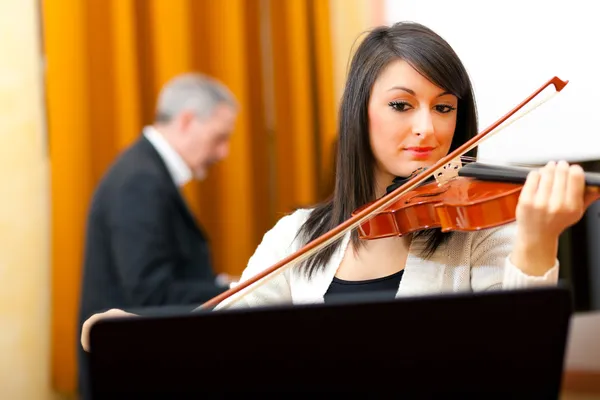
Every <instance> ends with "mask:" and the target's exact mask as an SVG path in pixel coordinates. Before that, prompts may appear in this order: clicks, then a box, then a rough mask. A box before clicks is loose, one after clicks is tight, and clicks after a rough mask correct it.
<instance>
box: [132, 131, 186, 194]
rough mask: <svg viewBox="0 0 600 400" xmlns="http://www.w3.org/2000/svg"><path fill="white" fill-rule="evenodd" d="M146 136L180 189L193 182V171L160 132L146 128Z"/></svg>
mask: <svg viewBox="0 0 600 400" xmlns="http://www.w3.org/2000/svg"><path fill="white" fill-rule="evenodd" d="M144 136H145V137H146V139H148V140H149V141H150V143H151V144H152V146H154V148H155V149H156V151H157V152H158V154H159V155H160V157H161V158H162V159H163V161H164V163H165V165H166V166H167V169H168V170H169V173H170V174H171V177H172V178H173V182H175V184H176V185H177V186H178V187H181V186H183V185H185V184H186V183H188V182H189V181H191V180H192V177H193V174H192V170H191V169H190V167H188V166H187V164H186V163H185V161H183V159H182V158H181V156H180V155H179V153H177V152H176V151H175V149H173V147H172V146H171V145H170V144H169V142H167V140H166V139H165V138H164V137H163V135H162V134H161V133H160V132H158V131H157V130H156V129H155V128H154V127H152V126H146V127H144Z"/></svg>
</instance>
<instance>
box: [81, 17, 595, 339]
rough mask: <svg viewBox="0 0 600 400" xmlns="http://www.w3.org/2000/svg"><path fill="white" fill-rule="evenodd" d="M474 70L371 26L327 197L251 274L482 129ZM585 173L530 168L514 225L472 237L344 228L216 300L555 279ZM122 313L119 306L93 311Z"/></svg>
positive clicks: (416, 36)
mask: <svg viewBox="0 0 600 400" xmlns="http://www.w3.org/2000/svg"><path fill="white" fill-rule="evenodd" d="M476 115H477V114H476V110H475V101H474V97H473V90H472V87H471V83H470V79H469V76H468V75H467V72H466V70H465V68H464V66H463V65H462V63H461V61H460V60H459V58H458V56H457V55H456V54H455V52H454V51H453V50H452V48H451V47H450V45H449V44H448V43H447V42H446V41H444V40H443V39H442V38H441V37H440V36H438V35H437V34H435V33H434V32H432V31H431V30H430V29H428V28H426V27H424V26H422V25H419V24H415V23H397V24H395V25H393V26H391V27H379V28H377V29H374V30H373V31H371V32H370V33H369V34H368V35H367V36H366V37H365V39H364V40H363V41H362V43H361V45H360V46H359V47H358V49H357V51H356V53H355V54H354V57H353V59H352V63H351V66H350V70H349V74H348V78H347V83H346V88H345V91H344V94H343V98H342V102H341V109H340V114H339V138H338V139H339V142H338V146H339V147H338V154H337V165H336V181H335V189H334V193H333V196H332V197H331V199H330V200H329V201H327V202H325V203H324V204H320V205H317V206H315V207H314V208H311V209H301V210H297V211H296V212H294V213H292V214H290V215H287V216H285V217H283V218H281V219H280V220H279V222H277V224H276V225H275V226H274V227H273V228H272V229H271V230H270V231H269V232H267V233H266V234H265V236H264V238H263V240H262V242H261V244H260V245H259V246H258V248H257V249H256V252H255V253H254V255H253V256H252V257H251V258H250V260H249V262H248V265H247V267H246V269H245V271H244V272H243V274H242V278H241V280H242V281H243V280H245V279H248V278H250V277H252V276H254V275H256V274H257V273H259V272H261V271H262V270H264V269H266V268H268V267H270V266H272V265H274V264H275V263H277V262H278V261H280V260H281V259H283V258H284V257H286V256H288V255H290V254H292V253H294V252H295V251H297V250H298V249H300V248H302V247H303V246H304V245H305V244H306V243H307V242H310V241H311V240H313V239H315V238H317V237H319V236H321V235H323V234H324V233H326V232H327V231H329V230H330V229H332V228H333V227H335V226H337V225H339V224H340V223H342V222H343V221H344V220H346V219H348V218H349V217H350V215H351V213H352V212H353V211H354V210H355V209H356V208H358V207H359V206H362V205H364V204H366V203H368V202H371V201H373V200H375V199H377V198H379V197H381V196H383V195H384V194H385V193H386V188H387V187H388V186H390V185H391V184H392V182H393V181H394V179H395V178H396V177H408V176H409V175H410V174H411V173H412V172H413V171H415V170H417V169H419V168H422V167H428V166H431V165H433V164H434V163H435V162H436V161H438V160H439V159H440V158H442V157H444V156H445V155H447V154H448V153H449V152H450V151H452V150H454V149H456V148H457V147H459V146H460V145H461V144H463V143H464V142H466V141H467V140H468V139H470V138H471V137H473V136H474V135H476V134H477V133H478V126H477V116H476ZM584 185H585V183H584V174H583V171H582V169H581V168H580V167H579V166H569V165H568V164H567V163H566V162H559V163H554V162H550V163H548V164H547V165H546V166H545V167H544V168H541V169H540V170H539V171H535V172H532V173H530V175H529V176H528V178H527V181H526V183H525V186H524V187H523V190H522V193H521V196H520V200H519V204H518V207H517V221H516V222H515V223H513V224H510V225H507V226H503V227H499V228H495V229H487V230H483V231H479V232H453V233H448V234H443V233H441V232H440V231H439V230H429V231H424V232H421V233H419V234H415V235H409V236H403V237H394V238H386V239H378V240H372V241H360V240H359V238H358V236H357V233H356V232H352V233H348V234H346V235H345V237H343V239H342V240H339V241H338V242H336V243H335V245H332V246H330V247H328V248H327V249H325V250H322V251H320V252H318V253H317V254H316V255H315V256H314V257H312V258H311V259H309V260H308V261H306V262H305V263H304V264H302V265H299V266H296V267H294V268H292V269H287V270H286V271H285V272H283V273H280V274H278V275H277V276H276V277H274V278H273V279H271V280H269V281H268V282H267V283H265V284H263V285H261V286H260V287H258V288H257V289H255V290H252V286H251V287H249V288H247V289H245V290H243V291H241V292H240V293H238V294H237V295H234V296H232V297H231V298H229V299H227V300H225V301H224V302H223V303H221V305H219V306H218V307H217V308H221V307H227V306H231V307H254V306H262V305H267V304H274V303H290V304H300V303H320V302H326V301H327V300H328V299H329V298H330V297H332V296H335V295H336V294H339V293H350V294H352V293H356V292H362V291H386V292H388V293H389V294H390V296H396V297H400V296H413V295H421V294H427V293H440V292H459V291H482V290H490V289H511V288H524V287H531V286H535V285H553V284H555V283H556V282H557V280H558V261H557V259H556V255H557V247H558V237H559V235H560V234H561V232H563V230H564V229H565V228H567V227H569V226H570V225H572V224H574V223H575V222H577V221H578V220H579V219H580V218H581V217H582V215H583V212H584V211H585V206H584V193H583V191H584ZM106 315H110V316H115V315H128V314H127V313H125V312H123V311H120V310H111V311H109V312H108V313H105V314H97V315H95V316H93V317H92V318H90V320H88V321H87V322H86V325H87V326H86V327H85V329H84V332H83V335H85V336H82V343H83V344H84V347H86V346H87V332H88V330H89V327H90V326H91V324H92V323H93V322H94V321H95V320H97V319H98V318H100V317H103V316H106Z"/></svg>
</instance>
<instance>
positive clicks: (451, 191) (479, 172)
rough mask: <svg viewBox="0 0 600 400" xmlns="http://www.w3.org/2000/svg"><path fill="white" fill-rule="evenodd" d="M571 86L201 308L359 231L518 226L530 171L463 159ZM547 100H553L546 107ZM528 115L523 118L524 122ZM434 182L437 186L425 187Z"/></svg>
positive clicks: (556, 83) (593, 179) (555, 81)
mask: <svg viewBox="0 0 600 400" xmlns="http://www.w3.org/2000/svg"><path fill="white" fill-rule="evenodd" d="M567 84H568V81H562V80H561V79H559V78H558V77H553V78H552V79H550V80H549V81H547V82H546V83H545V84H544V85H542V86H541V87H540V88H539V89H537V90H536V91H535V92H533V93H532V94H531V95H530V96H529V97H527V98H526V99H525V100H524V101H522V102H521V103H520V104H519V105H517V106H516V107H515V108H513V109H512V110H511V111H509V112H508V113H507V114H506V115H504V116H503V117H501V118H500V119H498V120H497V121H496V122H494V123H493V124H492V125H490V126H489V127H488V128H487V129H485V130H484V131H482V132H480V133H478V134H477V135H476V136H474V137H473V138H471V139H470V140H468V141H467V142H466V143H464V144H463V145H462V146H460V147H459V148H457V149H456V150H454V151H452V152H451V153H449V154H448V155H446V156H445V157H443V158H442V159H440V160H439V161H438V162H436V163H435V164H434V165H432V166H431V167H429V168H427V169H423V170H421V171H420V172H418V173H417V174H416V175H414V176H413V177H411V178H410V179H408V180H407V181H406V182H405V183H403V184H401V185H400V186H399V187H397V188H396V189H394V190H393V191H392V192H391V193H388V194H387V195H385V196H383V197H381V198H380V199H378V200H376V201H374V202H372V203H369V204H366V205H364V206H362V207H360V208H359V209H357V210H355V211H354V212H353V213H352V215H351V216H350V218H348V219H347V220H346V221H344V222H343V223H341V224H340V225H338V226H336V227H335V228H333V229H331V230H330V231H329V232H327V233H325V234H324V235H322V236H320V237H318V238H317V239H314V240H312V241H311V242H309V243H308V244H306V245H305V246H304V247H303V248H301V249H300V250H298V251H296V252H295V253H293V254H291V255H289V256H287V257H285V258H284V259H283V260H281V261H279V262H278V263H276V264H275V265H273V266H271V267H270V268H267V269H265V270H263V271H262V272H260V273H258V274H257V275H255V276H253V277H251V278H249V279H246V280H245V281H243V282H240V283H239V284H238V285H236V286H235V287H233V288H231V289H229V290H227V291H225V292H223V293H221V294H219V295H218V296H215V297H214V298H212V299H210V300H209V301H207V302H206V303H204V304H203V305H202V306H200V308H212V307H214V306H216V305H218V304H219V303H221V302H223V301H224V300H226V299H227V298H229V297H231V296H233V295H235V294H236V293H239V292H240V291H242V290H244V289H246V288H247V287H249V286H250V285H254V286H253V287H252V288H251V289H250V290H254V289H256V288H257V287H259V286H260V285H262V284H264V283H265V282H267V281H268V280H269V279H271V278H273V277H274V276H275V275H276V274H275V272H277V273H281V272H283V271H284V270H286V269H288V268H291V267H292V266H295V265H298V264H299V263H301V262H303V261H305V260H306V259H308V258H309V257H311V256H312V255H313V254H315V253H316V252H318V251H320V250H322V249H324V248H325V247H327V246H328V245H330V244H331V243H334V242H335V241H336V240H339V239H340V238H342V237H343V236H344V235H345V234H346V232H348V231H351V230H353V229H356V228H358V230H359V236H360V237H362V238H364V239H376V238H381V237H388V236H401V235H404V234H407V233H411V232H415V231H417V230H422V229H429V228H441V229H442V230H443V231H451V230H478V229H486V228H491V227H495V226H499V225H502V224H506V223H509V222H512V221H514V220H515V212H516V206H517V201H518V196H519V193H520V190H521V188H522V187H523V183H524V180H525V179H524V177H525V176H526V174H525V172H526V171H523V170H521V171H514V170H511V171H507V170H501V169H500V170H499V169H497V168H496V167H492V166H486V165H483V164H480V165H477V164H476V163H475V165H471V166H468V165H467V166H465V167H463V166H462V162H461V157H462V156H463V155H464V154H466V153H467V152H468V151H470V150H471V149H473V148H475V147H476V146H478V145H479V144H480V143H481V142H482V141H483V139H484V138H488V137H490V136H491V135H489V134H490V133H491V132H494V133H497V132H498V131H499V130H500V129H502V128H500V129H496V128H498V127H499V126H500V124H502V123H503V122H505V121H506V120H507V119H508V118H510V117H511V116H512V115H513V114H515V113H516V112H517V111H518V110H520V109H521V108H522V107H524V106H525V105H526V104H527V103H529V102H530V101H531V100H532V99H533V98H535V97H536V96H537V95H538V94H540V93H541V92H542V91H543V90H544V89H545V88H546V87H549V86H551V85H552V86H553V87H554V89H555V93H553V95H556V94H557V93H558V92H560V91H561V90H562V89H563V88H564V87H565V86H566V85H567ZM547 100H549V98H548V99H546V100H545V101H547ZM545 101H544V102H545ZM544 102H541V103H540V104H538V106H539V105H541V104H542V103H544ZM538 106H536V107H534V108H533V109H535V108H537V107H538ZM533 109H532V110H533ZM532 110H529V111H528V112H530V111H532ZM528 112H527V113H528ZM527 113H523V114H522V115H521V117H523V116H524V115H525V114H527ZM521 117H519V118H521ZM512 122H514V121H512ZM512 122H511V123H512ZM506 126H507V125H506ZM506 126H504V127H506ZM507 172H511V173H507ZM517 172H518V173H517ZM524 174H525V175H524ZM432 176H433V177H434V178H435V179H436V182H433V183H426V181H427V180H429V179H430V178H431V177H432ZM506 176H510V177H511V178H512V179H513V181H512V182H506V181H505V179H504V178H502V179H501V178H500V177H506ZM586 179H589V183H590V185H592V188H590V191H589V193H588V194H587V195H586V196H588V197H589V196H591V197H590V199H597V198H600V194H599V193H598V190H597V186H600V185H599V184H600V178H599V177H598V176H595V175H594V176H592V175H586ZM586 204H589V202H588V203H586ZM284 267H285V268H284ZM241 295H243V293H242V294H241ZM238 299H239V297H238ZM234 301H235V300H234ZM229 304H231V303H229Z"/></svg>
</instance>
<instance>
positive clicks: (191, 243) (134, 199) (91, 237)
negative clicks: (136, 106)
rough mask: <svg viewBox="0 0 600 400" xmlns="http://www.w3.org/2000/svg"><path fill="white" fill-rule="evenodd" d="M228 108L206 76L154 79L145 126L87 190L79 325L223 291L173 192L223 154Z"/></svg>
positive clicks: (231, 121)
mask: <svg viewBox="0 0 600 400" xmlns="http://www.w3.org/2000/svg"><path fill="white" fill-rule="evenodd" d="M237 107H238V106H237V103H236V101H235V99H234V97H233V95H232V94H231V92H230V91H229V90H228V89H227V88H226V87H225V86H224V85H223V84H221V83H220V82H218V81H217V80H215V79H212V78H210V77H207V76H203V75H199V74H186V75H181V76H178V77H176V78H174V79H172V80H171V81H170V82H168V83H167V84H166V85H165V86H164V87H163V89H162V91H161V93H160V95H159V98H158V104H157V107H156V117H155V122H154V124H153V125H151V126H146V127H145V128H144V129H143V133H142V135H141V136H140V137H139V139H138V140H137V141H136V142H135V143H133V144H132V145H131V146H130V147H129V148H128V149H126V150H125V151H124V152H123V153H122V154H121V155H120V156H119V157H118V158H117V159H116V161H115V162H114V164H113V165H112V166H111V167H110V168H109V169H108V171H107V172H106V174H105V175H104V176H103V178H102V180H101V181H100V183H99V185H98V187H97V189H96V191H95V193H94V196H93V199H92V203H91V208H90V210H89V217H88V222H87V234H86V246H85V261H84V268H83V283H82V293H81V303H80V312H79V318H80V320H79V326H81V324H82V323H83V321H84V320H85V319H86V318H87V317H89V316H90V315H91V314H93V313H95V312H98V311H100V310H106V309H110V308H125V309H132V308H140V307H149V306H151V307H156V306H161V307H162V306H174V305H194V304H198V303H202V302H205V301H207V300H209V299H210V298H212V297H214V296H216V295H218V294H219V293H221V292H222V291H224V290H225V289H227V287H228V285H229V283H230V282H231V278H230V277H229V276H227V275H223V274H220V275H218V276H217V275H215V274H214V272H213V268H212V265H211V257H210V249H209V245H208V241H207V236H206V234H205V232H204V231H203V228H202V226H201V225H200V224H199V222H198V221H197V218H196V217H195V216H194V213H193V212H192V210H191V208H190V207H189V205H188V204H187V203H186V200H185V197H184V196H183V195H182V192H181V190H182V188H183V187H184V186H185V185H186V184H188V183H189V182H190V181H191V180H192V179H199V180H201V179H204V178H205V177H206V175H207V173H208V169H209V168H210V167H211V166H212V165H213V164H215V163H217V162H218V161H220V160H222V159H224V158H225V157H227V154H228V151H229V140H230V136H231V133H232V131H233V129H234V125H235V120H236V117H237V112H238V111H237ZM191 308H192V306H190V309H191ZM80 353H81V350H80ZM84 357H85V355H84V354H80V365H81V368H80V390H81V393H82V395H83V394H85V393H86V392H87V386H88V385H87V383H86V379H85V376H83V375H84V374H85V368H84V366H85V360H84V359H83V358H84Z"/></svg>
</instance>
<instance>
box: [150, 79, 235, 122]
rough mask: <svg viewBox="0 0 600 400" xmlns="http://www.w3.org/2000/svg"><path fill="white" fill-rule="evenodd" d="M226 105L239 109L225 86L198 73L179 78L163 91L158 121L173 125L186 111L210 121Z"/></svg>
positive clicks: (159, 98)
mask: <svg viewBox="0 0 600 400" xmlns="http://www.w3.org/2000/svg"><path fill="white" fill-rule="evenodd" d="M222 103H226V104H228V105H230V106H231V107H233V108H237V102H236V100H235V97H234V96H233V94H232V93H231V91H230V90H229V89H228V88H227V87H226V86H225V85H224V84H223V83H221V82H219V81H218V80H216V79H214V78H211V77H209V76H206V75H202V74H197V73H190V74H183V75H179V76H176V77H175V78H173V79H171V80H170V81H169V82H167V84H165V85H164V86H163V88H162V89H161V91H160V94H159V96H158V101H157V105H156V117H155V121H156V122H163V123H165V122H169V121H171V120H172V119H173V118H174V117H175V116H176V115H177V114H179V113H180V112H182V111H184V110H189V111H192V112H194V113H195V114H196V115H197V116H198V117H200V118H206V117H208V116H210V114H211V113H212V112H213V111H214V109H215V108H216V107H217V106H218V105H219V104H222Z"/></svg>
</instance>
